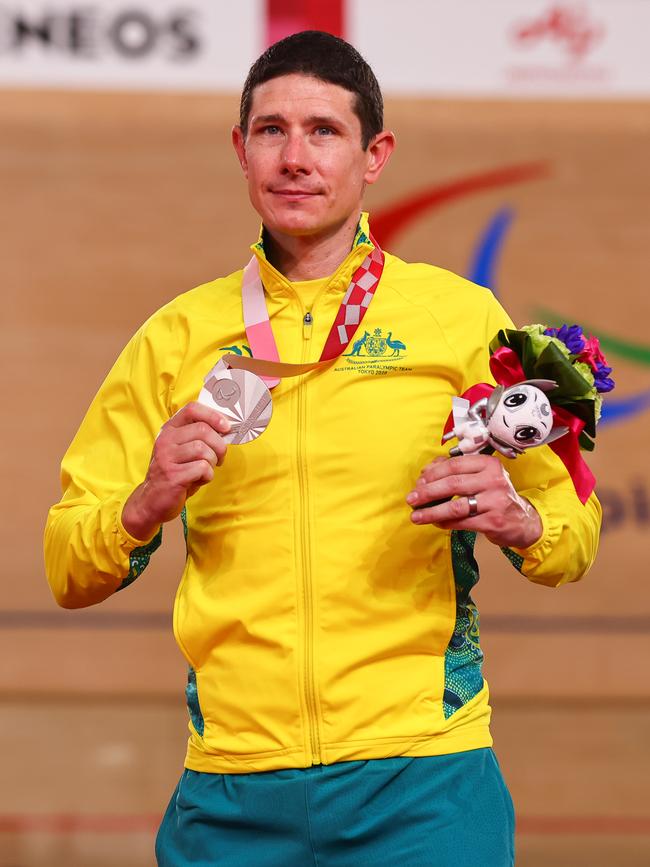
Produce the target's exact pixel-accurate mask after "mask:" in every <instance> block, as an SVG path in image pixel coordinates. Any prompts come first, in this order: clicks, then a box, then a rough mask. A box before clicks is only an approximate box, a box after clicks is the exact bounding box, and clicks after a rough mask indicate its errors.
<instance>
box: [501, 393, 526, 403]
mask: <svg viewBox="0 0 650 867" xmlns="http://www.w3.org/2000/svg"><path fill="white" fill-rule="evenodd" d="M527 400H528V395H526V394H524V393H523V391H515V392H513V393H512V394H509V395H508V396H507V397H504V398H503V402H504V404H505V405H506V406H521V405H522V404H524V403H526V401H527Z"/></svg>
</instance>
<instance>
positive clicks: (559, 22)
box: [514, 4, 605, 60]
mask: <svg viewBox="0 0 650 867" xmlns="http://www.w3.org/2000/svg"><path fill="white" fill-rule="evenodd" d="M604 32H605V28H604V27H603V25H602V24H595V23H593V22H592V21H590V20H589V15H588V12H587V11H586V10H585V9H581V8H576V7H572V6H562V5H560V4H557V5H555V6H551V8H550V9H549V10H548V11H547V12H544V13H542V15H541V16H540V17H539V18H534V19H531V20H530V21H528V22H525V23H523V22H522V23H521V24H518V25H516V26H515V28H514V37H515V40H516V41H517V42H520V43H522V44H531V43H537V42H540V41H541V40H542V39H545V38H546V39H551V40H554V41H555V42H558V43H560V44H562V45H564V47H565V48H566V49H567V51H568V52H569V53H570V54H571V55H572V56H573V58H574V59H575V60H580V59H581V58H583V57H584V56H585V55H586V54H587V53H588V52H589V51H590V50H591V49H592V48H593V46H594V45H595V43H596V42H598V40H600V39H602V37H603V35H604Z"/></svg>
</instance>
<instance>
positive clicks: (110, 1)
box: [0, 0, 650, 98]
mask: <svg viewBox="0 0 650 867" xmlns="http://www.w3.org/2000/svg"><path fill="white" fill-rule="evenodd" d="M331 2H342V3H343V7H344V13H345V14H344V20H345V34H344V35H345V37H346V38H347V39H349V40H350V41H351V42H352V43H353V44H354V45H356V46H357V47H358V48H359V50H360V51H361V53H362V54H363V55H364V56H365V57H366V58H367V59H368V60H369V62H370V63H371V64H372V66H373V68H374V69H375V71H376V73H377V75H378V77H379V80H380V82H381V84H382V87H383V89H384V90H385V92H386V93H388V94H409V93H411V94H413V93H415V94H423V95H425V94H426V95H441V96H444V95H447V94H448V95H452V96H455V97H457V96H463V95H467V96H477V95H479V96H480V95H485V96H506V97H515V98H517V97H523V98H530V97H537V96H539V97H545V96H549V97H563V96H566V97H595V98H603V97H605V98H609V97H611V98H617V97H622V98H625V97H632V98H633V97H647V96H648V95H650V60H649V59H648V51H647V49H646V42H647V40H648V35H649V34H650V0H400V2H395V0H331ZM267 15H268V11H267V3H266V2H265V0H238V2H236V3H231V2H225V0H186V2H178V0H177V2H173V0H131V2H127V0H95V2H92V0H89V2H85V3H75V2H72V0H48V2H44V0H23V2H8V3H7V2H0V86H4V87H15V86H18V87H22V86H27V87H65V88H75V89H76V88H84V89H87V88H90V89H93V88H118V89H119V88H133V89H149V88H152V89H189V90H231V89H234V90H237V89H239V88H240V87H241V84H242V82H243V79H244V77H245V75H246V72H247V70H248V67H249V66H250V64H251V63H252V61H253V60H254V59H255V57H256V56H257V55H258V54H259V53H260V51H261V50H262V49H263V48H264V39H265V34H266V30H267Z"/></svg>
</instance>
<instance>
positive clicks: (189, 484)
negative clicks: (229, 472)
mask: <svg viewBox="0 0 650 867" xmlns="http://www.w3.org/2000/svg"><path fill="white" fill-rule="evenodd" d="M179 467H180V471H179V473H178V477H177V482H178V484H180V485H182V486H183V487H184V488H185V489H186V490H187V495H188V497H189V496H191V495H192V494H194V493H195V492H196V491H197V490H198V489H199V488H200V487H202V486H203V485H207V484H208V482H211V481H212V479H213V478H214V467H213V466H212V464H211V463H210V462H209V461H206V460H200V461H191V462H190V463H187V464H179Z"/></svg>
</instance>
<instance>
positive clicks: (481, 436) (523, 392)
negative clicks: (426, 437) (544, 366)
mask: <svg viewBox="0 0 650 867" xmlns="http://www.w3.org/2000/svg"><path fill="white" fill-rule="evenodd" d="M554 388H557V383H556V382H554V381H553V380H551V379H527V380H525V381H523V382H518V383H517V384H516V385H511V386H509V387H508V388H504V387H503V386H502V385H497V386H496V387H495V389H494V391H493V392H492V394H491V395H490V396H489V397H482V398H481V399H480V400H478V401H476V403H474V404H472V405H471V406H470V402H469V401H468V400H467V399H466V398H464V397H455V398H453V401H452V404H453V406H452V411H453V419H454V427H453V430H450V431H449V433H446V434H445V435H444V437H443V442H446V441H447V440H449V439H451V438H452V437H456V438H457V439H458V445H457V446H454V447H453V448H452V449H450V451H449V454H450V455H452V456H454V457H455V456H456V455H474V454H477V453H479V452H482V453H484V454H491V453H492V452H494V451H498V452H500V453H501V454H502V455H505V456H506V457H507V458H516V457H517V455H520V454H522V453H523V452H524V450H525V449H529V448H531V447H532V446H541V445H544V444H546V443H550V442H553V441H554V440H556V439H558V438H559V437H561V436H564V434H565V433H567V431H568V430H569V429H568V428H567V427H553V411H552V409H551V404H550V402H549V399H548V397H547V396H546V394H545V392H547V391H551V390H552V389H554Z"/></svg>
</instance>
